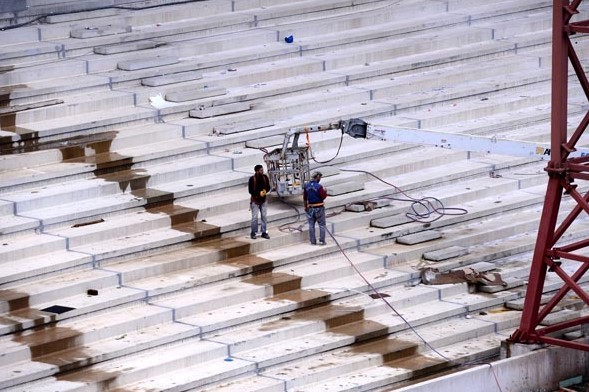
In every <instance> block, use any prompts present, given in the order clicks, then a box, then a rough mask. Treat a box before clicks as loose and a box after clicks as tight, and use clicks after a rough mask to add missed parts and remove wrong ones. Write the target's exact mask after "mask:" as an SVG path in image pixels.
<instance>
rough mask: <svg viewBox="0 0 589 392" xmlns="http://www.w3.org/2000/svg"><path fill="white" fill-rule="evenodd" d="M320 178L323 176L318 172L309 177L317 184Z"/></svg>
mask: <svg viewBox="0 0 589 392" xmlns="http://www.w3.org/2000/svg"><path fill="white" fill-rule="evenodd" d="M321 177H323V174H321V172H320V171H316V172H314V173H313V175H312V176H311V178H312V179H313V180H315V181H317V182H319V181H320V180H321Z"/></svg>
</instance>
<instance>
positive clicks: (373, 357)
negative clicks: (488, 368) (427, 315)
mask: <svg viewBox="0 0 589 392" xmlns="http://www.w3.org/2000/svg"><path fill="white" fill-rule="evenodd" d="M466 321H467V320H457V321H456V322H454V323H453V324H450V325H453V327H454V328H457V329H460V330H461V331H463V333H464V334H465V335H466V336H471V337H472V338H471V339H473V340H472V341H471V344H472V343H475V341H476V342H479V344H480V342H481V340H482V339H481V338H480V336H481V335H483V336H484V335H487V336H489V337H492V339H491V342H489V341H487V342H486V343H487V344H486V345H483V347H484V348H483V347H480V346H479V348H478V349H476V348H475V347H476V345H475V344H472V345H469V346H470V347H469V348H471V350H472V351H470V350H469V351H470V352H471V354H466V355H465V353H464V351H460V350H456V351H458V352H456V351H455V350H448V348H449V347H448V346H451V345H453V344H456V343H458V340H456V337H455V335H452V336H447V335H445V334H444V333H443V331H444V330H446V328H440V325H437V326H430V327H425V328H420V329H419V331H420V335H419V336H420V337H421V338H423V339H424V340H425V341H426V342H427V343H428V344H429V347H435V348H439V349H446V350H444V353H445V354H447V355H451V356H452V359H454V358H457V359H459V358H462V361H465V360H468V359H470V360H473V359H477V357H478V358H481V357H486V356H488V355H489V353H488V350H493V351H494V352H498V349H497V345H498V342H499V340H500V339H502V338H503V337H501V336H497V335H496V334H495V332H494V331H493V328H494V327H493V326H492V325H489V324H488V323H486V322H483V321H479V320H476V321H474V322H470V320H468V322H466ZM440 324H441V323H440ZM446 327H448V325H447V326H446ZM474 338H478V339H476V340H474ZM483 341H484V340H483ZM462 344H464V343H462ZM429 347H426V346H425V345H424V342H423V341H421V339H420V338H418V337H417V336H416V335H415V333H413V332H407V333H404V334H401V335H400V336H395V335H393V336H390V337H388V338H384V339H378V340H376V341H374V342H368V343H359V344H355V345H352V346H350V347H347V348H342V349H338V350H333V351H330V352H328V353H325V354H318V355H315V356H311V357H309V358H305V359H303V360H299V361H295V362H294V364H293V366H287V365H282V366H275V367H271V368H269V369H264V370H263V371H262V372H261V373H260V374H261V375H263V376H266V377H272V378H277V379H280V380H283V381H285V384H286V387H287V388H288V389H293V388H297V389H302V390H316V389H315V388H318V387H321V385H318V384H319V383H318V381H323V382H324V384H323V386H326V384H327V383H326V382H329V384H330V385H332V387H331V389H330V390H338V389H337V388H335V386H336V385H337V386H338V387H340V388H342V387H343V385H342V384H341V383H340V382H339V378H343V377H342V376H339V375H340V374H346V375H347V374H349V373H352V374H353V375H359V374H361V373H364V374H366V373H367V372H370V371H371V370H372V371H378V370H380V368H385V367H386V368H391V372H390V373H389V376H390V374H391V373H393V374H396V375H397V377H396V380H397V381H403V380H407V379H411V378H413V377H415V376H416V375H418V374H420V373H421V374H423V373H422V372H423V371H424V370H425V369H427V368H430V371H431V368H436V367H448V366H450V364H449V363H448V360H449V358H448V357H446V356H444V358H440V355H439V354H440V351H437V350H436V351H437V352H431V351H430V350H431V349H430V348H429ZM353 353H354V354H356V355H352V354H353ZM359 353H360V354H363V355H358V354H359ZM452 354H454V355H452ZM295 364H296V365H295ZM302 369H304V370H302ZM409 369H410V370H409ZM420 370H421V371H420ZM424 373H425V372H424ZM338 376H339V377H338ZM359 378H360V379H364V377H359ZM371 378H373V377H368V379H371ZM328 380H329V381H328ZM367 383H369V381H368V380H367ZM389 383H391V381H390V380H389ZM369 385H370V384H369ZM372 386H375V385H374V384H373V385H372Z"/></svg>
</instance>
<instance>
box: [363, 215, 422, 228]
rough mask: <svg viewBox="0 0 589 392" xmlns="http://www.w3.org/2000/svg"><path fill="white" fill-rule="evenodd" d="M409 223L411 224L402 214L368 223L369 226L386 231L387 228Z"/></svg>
mask: <svg viewBox="0 0 589 392" xmlns="http://www.w3.org/2000/svg"><path fill="white" fill-rule="evenodd" d="M409 222H412V220H411V219H409V218H408V217H407V216H405V215H404V214H395V215H392V216H388V217H384V218H378V219H373V220H372V221H371V222H370V225H371V226H373V227H378V228H380V229H386V228H389V227H394V226H399V225H403V224H405V223H409Z"/></svg>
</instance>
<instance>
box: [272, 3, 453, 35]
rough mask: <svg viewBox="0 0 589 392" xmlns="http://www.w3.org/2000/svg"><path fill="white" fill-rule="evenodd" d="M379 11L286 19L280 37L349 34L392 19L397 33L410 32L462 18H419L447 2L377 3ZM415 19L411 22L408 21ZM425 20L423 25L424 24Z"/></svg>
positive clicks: (280, 26)
mask: <svg viewBox="0 0 589 392" xmlns="http://www.w3.org/2000/svg"><path fill="white" fill-rule="evenodd" d="M376 7H377V9H376V11H378V12H368V11H365V12H363V13H350V14H348V15H342V16H340V17H338V18H337V19H334V18H329V19H322V18H320V19H318V20H316V21H314V22H313V23H307V22H305V21H303V22H286V23H280V24H279V25H277V26H276V27H279V28H280V33H279V36H280V37H287V36H289V35H293V37H294V40H295V42H297V43H298V42H299V40H300V39H303V41H304V38H307V37H314V36H319V35H329V34H338V33H343V34H346V33H347V32H349V31H356V30H359V29H364V28H370V27H374V26H378V25H385V24H387V23H389V22H391V21H395V22H396V27H394V28H393V26H390V25H388V28H389V29H391V30H393V31H396V34H400V33H403V34H408V33H411V32H414V31H416V30H421V29H424V28H427V27H434V26H440V25H445V24H454V23H457V22H458V21H460V20H462V18H463V16H461V15H450V14H447V15H445V17H444V18H440V19H439V20H437V21H432V20H431V18H429V19H426V18H423V19H422V18H419V16H418V15H420V14H426V13H429V12H440V13H443V12H446V11H447V8H446V7H444V6H443V5H440V4H437V3H432V2H428V1H415V2H412V3H408V4H399V5H397V6H396V7H387V6H385V7H380V6H378V5H377V6H376ZM408 19H410V20H411V22H412V23H411V24H409V23H407V20H408ZM421 23H423V25H422V24H421Z"/></svg>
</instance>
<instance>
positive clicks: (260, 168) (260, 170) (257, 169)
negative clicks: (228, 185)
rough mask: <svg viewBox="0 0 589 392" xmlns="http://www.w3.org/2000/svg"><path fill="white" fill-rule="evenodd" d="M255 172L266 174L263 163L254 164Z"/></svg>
mask: <svg viewBox="0 0 589 392" xmlns="http://www.w3.org/2000/svg"><path fill="white" fill-rule="evenodd" d="M254 172H255V173H256V174H264V166H262V165H256V166H254Z"/></svg>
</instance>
